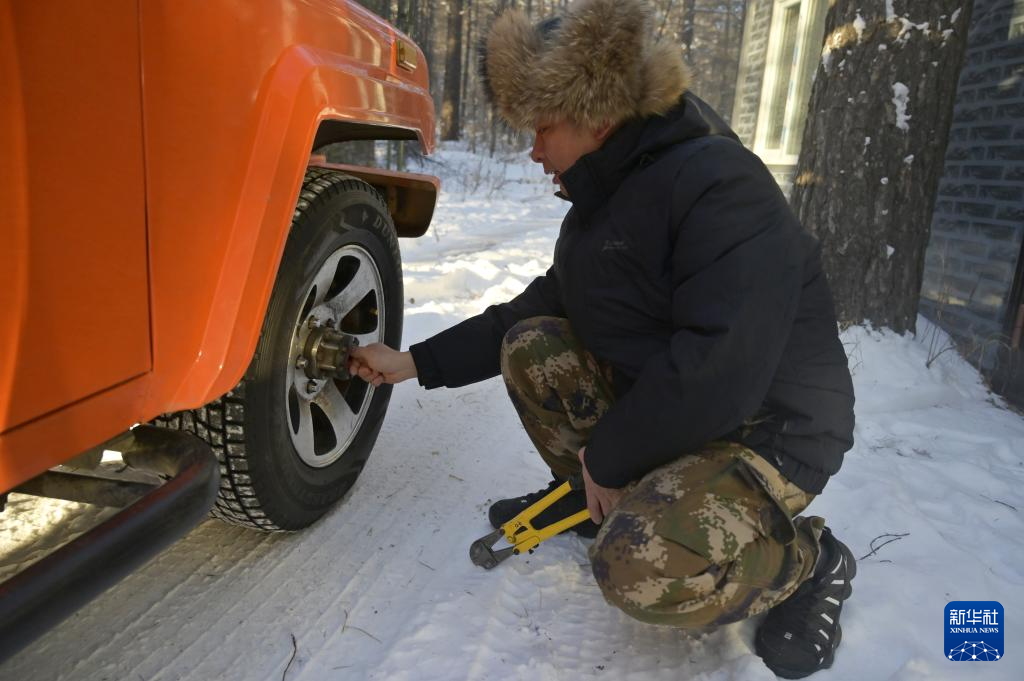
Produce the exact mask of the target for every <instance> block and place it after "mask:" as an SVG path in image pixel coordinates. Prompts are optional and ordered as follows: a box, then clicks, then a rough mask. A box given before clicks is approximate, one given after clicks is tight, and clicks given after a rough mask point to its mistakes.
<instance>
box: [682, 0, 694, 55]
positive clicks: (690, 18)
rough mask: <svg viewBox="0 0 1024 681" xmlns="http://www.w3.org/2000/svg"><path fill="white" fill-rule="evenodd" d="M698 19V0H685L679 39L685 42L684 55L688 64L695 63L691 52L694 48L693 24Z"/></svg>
mask: <svg viewBox="0 0 1024 681" xmlns="http://www.w3.org/2000/svg"><path fill="white" fill-rule="evenodd" d="M696 20H697V0H684V1H683V25H682V30H680V32H679V39H680V40H681V41H682V43H683V56H684V57H685V58H686V62H687V63H688V64H692V63H693V56H692V55H691V54H690V52H691V50H692V49H693V28H694V26H693V24H694V22H695V21H696Z"/></svg>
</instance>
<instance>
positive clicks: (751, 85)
mask: <svg viewBox="0 0 1024 681" xmlns="http://www.w3.org/2000/svg"><path fill="white" fill-rule="evenodd" d="M774 4H775V0H749V3H748V4H747V20H746V22H745V24H746V25H745V26H744V27H743V51H742V53H741V54H740V71H739V76H738V78H737V81H736V83H737V84H736V101H735V103H734V105H733V110H732V128H733V130H735V131H736V134H737V135H739V137H740V139H741V140H743V144H744V145H746V146H747V147H749V148H753V146H754V132H755V131H756V128H757V111H758V109H759V108H760V106H761V83H762V81H764V66H765V61H766V59H767V57H768V32H769V31H770V30H771V24H772V6H773V5H774Z"/></svg>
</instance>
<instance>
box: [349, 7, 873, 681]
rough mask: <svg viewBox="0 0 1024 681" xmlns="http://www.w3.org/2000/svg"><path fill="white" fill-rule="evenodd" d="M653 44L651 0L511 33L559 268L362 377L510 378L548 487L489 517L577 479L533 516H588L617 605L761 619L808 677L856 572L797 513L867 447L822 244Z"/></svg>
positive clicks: (710, 620) (502, 515)
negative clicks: (552, 212)
mask: <svg viewBox="0 0 1024 681" xmlns="http://www.w3.org/2000/svg"><path fill="white" fill-rule="evenodd" d="M653 34H654V32H653V31H652V27H651V19H650V10H649V8H648V7H647V6H646V5H645V3H644V2H642V0H576V1H575V2H573V3H572V4H570V5H569V7H568V9H567V10H565V11H564V12H563V13H562V14H561V15H559V16H557V17H554V18H551V19H547V20H545V21H542V22H540V23H539V24H536V25H533V24H531V23H530V22H529V21H528V20H527V18H526V17H525V16H524V15H523V14H522V13H520V12H517V11H509V12H506V13H504V14H503V15H501V16H500V17H499V18H498V19H497V20H496V21H495V23H494V24H493V26H492V28H491V29H490V32H489V33H488V35H487V38H486V44H485V50H484V54H483V67H484V71H485V76H486V78H487V82H488V86H489V88H488V89H489V94H490V96H491V99H492V101H493V103H494V105H495V106H496V108H497V110H498V112H499V113H500V114H501V115H502V117H503V118H504V119H505V120H506V121H507V122H508V123H509V124H510V125H512V126H513V127H515V128H518V129H525V130H532V131H533V133H534V135H535V140H534V145H533V150H532V152H531V158H532V159H533V160H534V161H535V162H537V163H539V164H541V165H543V167H544V170H545V172H547V173H549V174H552V175H553V182H554V183H555V184H557V185H558V187H559V192H558V194H557V195H558V196H559V197H561V198H562V199H565V200H566V201H568V202H569V203H570V204H571V207H570V208H569V211H568V213H567V214H566V216H565V219H564V221H563V223H562V227H561V232H560V234H559V237H558V241H557V243H556V245H555V252H554V257H553V265H552V266H551V268H550V269H549V270H548V272H547V273H546V274H545V275H544V276H541V277H538V278H537V279H536V280H534V281H533V282H532V283H531V284H530V285H529V286H528V287H527V289H526V290H525V291H524V292H523V293H522V294H521V295H519V296H517V297H516V298H515V299H513V300H511V301H509V302H507V303H504V304H502V305H496V306H493V307H490V308H488V309H487V310H486V311H484V312H483V313H482V314H480V315H478V316H476V317H473V318H471V319H468V320H466V321H464V322H462V323H460V324H458V325H456V326H454V327H452V328H450V329H448V330H446V331H443V332H441V333H439V334H437V335H436V336H434V337H432V338H430V339H428V340H427V341H425V342H423V343H419V344H416V345H413V346H412V347H411V348H410V352H397V351H395V350H393V349H390V348H387V347H385V346H383V345H372V346H368V347H366V348H360V349H358V350H357V351H356V352H355V353H354V357H353V359H352V369H353V370H354V371H355V372H358V374H359V375H360V376H362V377H363V378H364V379H366V380H368V381H371V382H373V383H375V384H380V383H381V382H383V381H386V382H389V383H397V382H399V381H402V380H406V379H409V378H413V377H417V378H418V380H419V382H420V384H421V385H423V386H424V387H426V388H436V387H440V386H448V387H456V386H461V385H466V384H468V383H472V382H475V381H480V380H484V379H487V378H490V377H492V376H495V375H497V374H498V373H501V375H502V376H503V377H504V379H505V382H506V384H507V386H508V392H509V396H510V397H511V400H512V404H513V406H514V407H515V409H516V411H517V412H518V414H519V416H520V418H521V419H522V422H523V425H524V427H525V428H526V431H527V433H528V434H529V436H530V438H531V440H532V441H533V443H534V444H535V445H536V447H537V451H538V452H539V454H540V456H541V457H542V458H543V459H544V461H545V462H546V463H547V465H548V466H549V467H550V468H551V471H552V474H553V478H554V479H553V480H552V482H551V485H550V486H549V487H548V488H547V489H544V490H540V491H538V492H535V493H532V494H527V495H524V496H521V497H516V498H511V499H504V500H501V501H498V502H497V503H495V504H494V505H493V506H492V507H491V509H490V521H491V523H492V524H493V525H494V526H495V527H498V526H500V525H501V524H502V523H504V522H506V521H507V520H509V519H511V518H512V517H513V516H514V515H515V514H517V513H518V512H519V511H521V510H522V509H523V508H525V507H526V506H527V505H529V504H531V503H532V502H534V501H536V500H537V499H539V498H540V497H541V496H543V495H544V494H545V493H547V492H548V491H550V490H551V489H553V488H554V487H555V486H556V485H558V484H559V483H560V481H561V480H564V479H565V478H566V477H568V476H569V475H572V474H574V473H577V472H581V471H582V473H583V477H584V480H585V486H586V491H585V493H583V492H579V493H574V494H571V495H569V496H568V497H565V498H563V499H562V500H561V501H560V502H559V503H558V504H557V505H556V506H553V507H552V508H551V509H549V511H547V512H546V513H545V514H544V515H542V516H541V517H540V518H538V520H537V523H536V524H537V525H540V526H543V525H545V524H548V523H550V522H554V521H555V520H558V519H560V518H562V517H565V516H567V515H569V514H571V513H574V512H576V511H578V510H581V509H583V508H589V510H590V516H591V518H592V520H593V522H586V523H584V524H582V525H580V526H577V527H576V528H574V529H575V530H576V531H577V532H579V533H580V534H583V535H586V536H596V539H595V541H594V542H593V544H592V545H591V547H590V557H591V561H592V564H593V572H594V577H595V578H596V580H597V582H598V584H599V585H600V587H601V589H602V591H603V593H604V595H605V598H606V599H607V600H608V601H609V602H610V603H611V604H613V605H615V606H616V607H619V608H621V609H622V610H623V611H625V612H626V613H628V614H629V615H631V616H633V617H635V618H637V619H639V620H642V621H644V622H649V623H652V624H661V625H668V626H674V627H681V628H685V629H703V628H705V627H711V626H717V625H722V624H728V623H731V622H736V621H739V620H742V619H745V618H747V617H751V616H753V615H757V614H759V613H762V612H765V611H768V615H767V617H766V618H765V619H764V621H763V623H762V624H761V626H760V628H759V630H758V632H757V635H756V639H755V646H756V651H757V653H758V654H759V655H760V656H761V657H762V658H763V659H764V661H765V663H766V664H767V665H768V667H769V668H771V669H772V670H773V671H774V672H775V673H777V674H778V675H780V676H784V677H787V678H800V677H803V676H807V675H808V674H811V673H813V672H815V671H817V670H819V669H823V668H826V667H829V666H830V665H831V664H832V661H833V657H834V654H835V651H836V648H837V646H838V645H839V642H840V638H841V629H840V626H839V614H840V611H841V609H842V605H843V601H844V600H845V599H847V598H848V597H849V596H850V593H851V587H850V580H851V579H852V578H853V576H854V574H855V572H856V567H855V563H854V560H853V557H852V556H851V554H850V552H849V550H848V549H847V548H846V546H845V545H843V544H842V542H840V541H838V540H837V539H836V538H835V537H834V536H832V534H831V532H830V531H829V529H828V528H827V527H825V525H824V520H823V519H822V518H818V517H814V516H801V515H800V514H801V513H802V512H803V511H804V510H805V509H806V508H807V506H808V504H810V503H811V501H812V500H813V499H814V497H815V496H816V495H818V494H820V493H821V492H822V490H823V488H824V487H825V484H826V483H827V482H828V479H829V477H830V476H831V475H833V474H835V473H836V472H837V471H838V470H839V467H840V465H841V463H842V459H843V454H844V453H845V452H846V451H847V450H848V449H849V448H850V447H851V446H852V432H853V387H852V384H851V381H850V374H849V370H848V367H847V360H846V355H845V353H844V351H843V347H842V344H841V343H840V341H839V338H838V335H837V327H836V319H835V313H834V311H833V304H832V298H831V293H830V292H829V289H828V285H827V283H826V280H825V275H824V273H823V272H822V270H821V264H820V261H819V253H818V245H817V242H816V241H815V239H814V238H813V237H812V236H810V234H808V233H807V232H806V231H805V230H804V229H802V228H801V226H800V225H799V224H798V222H797V220H796V218H795V217H794V215H793V213H792V212H791V211H790V208H789V206H788V205H787V202H786V200H785V198H784V197H783V195H782V193H781V192H780V191H779V188H778V186H777V185H776V183H775V181H774V179H773V178H772V176H771V174H770V173H769V172H768V170H767V169H766V168H765V166H764V165H763V164H762V163H761V162H760V161H759V160H758V158H757V157H756V156H755V155H754V154H752V153H751V152H749V151H748V150H747V149H745V148H744V147H743V146H742V144H740V142H739V141H738V139H737V138H736V136H735V134H733V133H732V131H730V130H729V129H728V127H727V126H726V125H725V124H724V123H723V121H722V120H721V119H720V118H719V116H718V115H717V114H715V112H713V111H712V110H711V109H710V108H709V107H708V106H707V105H706V104H705V103H704V102H703V101H701V100H700V99H699V98H698V97H696V96H695V95H693V94H692V93H689V92H687V82H688V75H687V70H686V68H685V65H684V63H683V61H682V58H681V54H680V50H679V48H678V47H677V46H673V45H668V44H664V43H655V42H653V39H652V37H651V36H652V35H653Z"/></svg>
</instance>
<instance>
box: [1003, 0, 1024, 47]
mask: <svg viewBox="0 0 1024 681" xmlns="http://www.w3.org/2000/svg"><path fill="white" fill-rule="evenodd" d="M1021 36H1024V0H1016V1H1015V2H1014V3H1013V9H1012V10H1011V14H1010V30H1009V32H1008V34H1007V37H1006V39H1007V40H1014V39H1016V38H1020V37H1021Z"/></svg>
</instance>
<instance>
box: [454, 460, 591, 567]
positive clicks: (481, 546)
mask: <svg viewBox="0 0 1024 681" xmlns="http://www.w3.org/2000/svg"><path fill="white" fill-rule="evenodd" d="M582 489H583V476H582V475H580V474H579V473H577V474H576V475H573V476H571V477H570V478H569V479H568V480H567V481H565V482H563V483H562V484H561V485H559V486H558V487H556V488H555V489H554V490H552V491H551V492H550V493H548V494H547V495H546V496H545V497H544V498H543V499H541V500H539V501H537V502H536V503H535V504H532V505H530V506H527V507H526V508H525V509H523V510H522V511H521V512H520V513H519V515H517V516H516V517H514V518H512V520H509V521H508V522H507V523H505V524H504V525H502V526H501V527H499V528H498V529H496V530H495V531H494V532H491V533H490V534H488V535H485V536H483V537H480V538H479V539H477V540H476V541H475V542H473V543H472V545H470V547H469V558H470V560H472V561H473V564H474V565H479V566H480V567H482V568H484V569H485V570H490V569H491V568H493V567H494V566H496V565H497V564H498V563H500V562H501V561H503V560H505V559H506V558H508V557H509V556H517V555H519V554H520V553H524V552H526V551H529V552H530V553H533V549H534V548H535V547H536V546H537V545H538V544H540V543H541V542H542V541H544V540H545V539H548V538H549V537H553V536H555V535H556V534H558V533H560V532H564V531H565V530H568V529H569V528H570V527H574V526H576V525H579V524H580V523H582V522H583V521H584V520H587V519H588V518H590V511H588V510H587V509H583V510H582V511H579V512H578V513H574V514H572V515H571V516H569V517H568V518H563V519H561V520H559V521H558V522H555V523H551V524H550V525H548V526H546V527H543V528H541V529H539V530H538V529H537V528H535V527H534V526H533V524H532V523H531V521H532V520H533V519H534V518H535V517H536V516H537V514H538V513H541V512H542V511H543V510H544V509H546V508H547V507H548V506H550V505H551V504H553V503H555V502H556V501H558V500H559V499H561V498H562V497H564V496H565V495H566V494H568V493H569V492H570V491H572V490H582ZM502 538H504V539H505V540H506V541H507V542H508V543H509V544H511V546H509V547H507V548H503V549H498V550H497V551H495V550H494V545H495V544H497V543H498V542H499V541H500V540H501V539H502Z"/></svg>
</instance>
